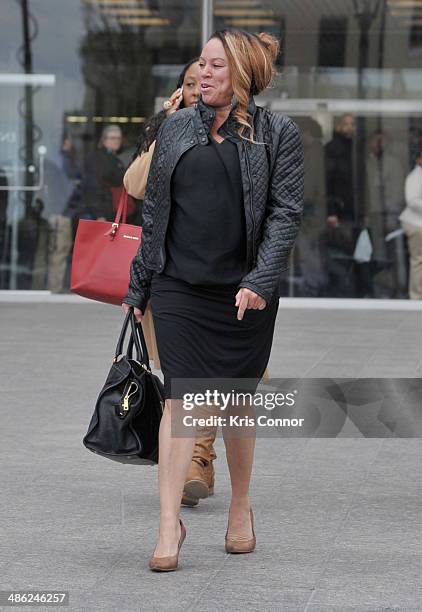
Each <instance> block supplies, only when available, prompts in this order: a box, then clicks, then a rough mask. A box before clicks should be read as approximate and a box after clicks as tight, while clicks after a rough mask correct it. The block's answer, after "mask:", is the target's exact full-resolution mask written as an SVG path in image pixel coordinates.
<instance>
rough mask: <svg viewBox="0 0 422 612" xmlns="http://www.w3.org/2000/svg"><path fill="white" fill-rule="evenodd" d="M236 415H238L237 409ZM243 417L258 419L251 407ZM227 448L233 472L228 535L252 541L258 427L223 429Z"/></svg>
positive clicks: (230, 468)
mask: <svg viewBox="0 0 422 612" xmlns="http://www.w3.org/2000/svg"><path fill="white" fill-rule="evenodd" d="M234 413H236V414H237V413H238V410H237V409H236V410H235V411H234ZM241 416H242V417H253V416H255V413H254V411H253V410H252V408H250V407H245V408H244V409H242V411H241ZM223 435H224V443H225V446H226V457H227V464H228V467H229V472H230V481H231V486H232V498H231V503H230V510H229V535H230V536H232V537H236V539H239V540H242V539H245V540H249V539H250V538H252V527H251V519H250V514H249V509H250V500H249V485H250V482H251V475H252V465H253V458H254V450H255V439H256V430H255V427H254V426H253V427H246V426H245V427H237V426H236V427H235V428H231V429H230V428H226V427H223Z"/></svg>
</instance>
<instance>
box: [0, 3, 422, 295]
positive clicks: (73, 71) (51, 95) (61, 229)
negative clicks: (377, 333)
mask: <svg viewBox="0 0 422 612" xmlns="http://www.w3.org/2000/svg"><path fill="white" fill-rule="evenodd" d="M0 15H1V19H0V289H1V290H15V289H27V290H28V289H38V290H39V289H47V290H52V291H66V290H67V288H68V285H69V269H70V258H71V249H72V242H73V238H74V232H75V228H76V226H77V221H78V219H79V218H80V217H87V216H88V218H89V209H88V207H87V206H86V202H85V201H84V197H85V195H84V194H85V188H84V186H85V185H86V183H87V181H89V159H90V155H92V153H93V151H95V149H96V148H97V147H98V143H99V141H100V139H101V137H102V136H104V128H105V127H107V126H110V125H114V126H115V125H118V126H119V127H120V128H121V137H119V138H118V142H117V143H116V155H117V156H118V158H119V160H120V164H121V168H124V167H126V166H127V164H128V163H129V161H130V159H131V156H132V154H133V151H134V146H135V143H136V140H137V138H138V135H139V133H140V130H141V129H142V124H143V122H144V121H145V119H146V118H148V117H150V116H151V115H152V114H154V113H155V112H156V111H157V110H158V109H160V108H161V105H162V102H163V100H164V99H166V98H167V97H168V96H169V94H170V93H172V92H173V91H174V89H175V86H176V82H177V79H178V75H179V74H180V72H181V70H182V68H183V66H184V64H185V63H187V62H188V61H189V60H190V59H192V58H194V57H196V56H198V55H199V53H200V50H201V46H202V43H203V41H204V40H206V38H207V36H208V35H209V34H210V33H211V32H212V31H213V30H215V29H219V28H222V27H240V28H243V29H247V30H249V31H251V32H261V31H268V32H270V33H272V34H274V35H276V36H277V37H279V38H280V40H281V53H280V56H279V58H278V64H279V73H278V75H277V77H276V78H275V79H274V83H273V85H272V87H271V88H270V89H268V90H267V91H266V92H265V93H264V94H262V95H261V96H258V97H257V100H256V101H257V103H258V104H260V105H262V106H266V107H267V108H269V109H270V110H272V111H274V112H280V113H285V114H287V115H289V116H291V117H292V118H293V119H294V120H295V121H296V122H297V123H298V125H299V127H300V129H301V133H302V137H303V142H304V147H305V171H306V172H305V213H304V219H303V225H302V229H301V232H300V235H299V238H298V241H297V244H296V246H295V249H294V252H293V253H292V262H291V269H290V272H289V273H288V274H286V276H285V278H282V280H281V286H282V292H283V294H284V295H290V296H305V297H306V296H313V297H324V296H328V297H334V298H335V297H373V298H407V297H408V274H409V271H408V269H409V252H408V244H407V239H406V236H405V235H404V234H403V232H402V230H401V225H400V222H399V219H398V217H399V215H400V213H401V211H402V210H403V208H404V206H405V199H404V182H405V179H406V176H407V175H408V174H409V172H410V171H411V170H412V169H413V167H414V165H415V158H416V155H417V152H418V151H419V150H422V1H421V0H282V1H281V0H214V2H210V0H202V1H201V0H183V1H182V0H2V3H1V7H0ZM114 134H115V135H116V134H118V132H115V133H114ZM132 221H133V222H135V223H141V203H140V202H139V203H137V204H136V207H135V209H134V211H133V214H132Z"/></svg>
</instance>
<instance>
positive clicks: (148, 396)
mask: <svg viewBox="0 0 422 612" xmlns="http://www.w3.org/2000/svg"><path fill="white" fill-rule="evenodd" d="M129 324H130V328H131V336H130V339H129V342H128V345H127V350H126V354H124V353H123V346H124V343H125V337H126V334H127V330H128V327H129ZM134 347H135V351H136V359H134V358H133V355H132V353H133V348H134ZM163 409H164V387H163V385H162V383H161V381H160V379H159V378H158V377H157V376H155V374H153V373H152V372H151V370H150V366H149V356H148V350H147V346H146V342H145V338H144V334H143V331H142V326H141V325H140V324H138V323H137V322H136V320H135V316H134V314H133V310H132V309H131V310H129V312H128V313H127V315H126V318H125V321H124V323H123V328H122V331H121V333H120V337H119V340H118V343H117V347H116V354H115V357H114V360H113V365H112V366H111V369H110V372H109V374H108V376H107V380H106V382H105V385H104V387H103V388H102V390H101V393H100V395H99V396H98V399H97V403H96V405H95V410H94V414H93V415H92V418H91V422H90V424H89V427H88V431H87V433H86V435H85V437H84V439H83V443H84V445H85V446H86V448H88V449H89V450H90V451H92V452H93V453H97V454H98V455H102V456H103V457H106V458H108V459H113V460H114V461H119V462H120V463H135V464H150V465H151V464H155V463H158V431H159V427H160V421H161V416H162V414H163Z"/></svg>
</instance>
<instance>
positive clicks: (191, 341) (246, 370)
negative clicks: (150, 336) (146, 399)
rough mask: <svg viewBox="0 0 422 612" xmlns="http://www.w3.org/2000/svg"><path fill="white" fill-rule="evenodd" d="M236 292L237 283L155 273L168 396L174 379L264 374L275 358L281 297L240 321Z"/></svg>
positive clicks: (153, 292) (159, 338)
mask: <svg viewBox="0 0 422 612" xmlns="http://www.w3.org/2000/svg"><path fill="white" fill-rule="evenodd" d="M237 292H238V288H237V285H230V286H228V285H224V286H203V285H202V286H200V285H191V284H189V283H187V282H185V281H182V280H179V279H176V278H173V277H171V276H167V275H165V274H157V273H154V275H153V277H152V281H151V310H152V315H153V319H154V327H155V334H156V338H157V347H158V353H159V356H160V362H161V369H162V371H163V374H164V389H165V395H166V398H171V397H172V393H171V379H172V378H185V379H188V378H248V379H253V378H255V379H260V378H261V377H262V375H263V374H264V371H265V368H266V367H267V364H268V361H269V358H270V352H271V345H272V341H273V334H274V324H275V319H276V316H277V311H278V295H277V293H275V294H274V296H273V298H272V300H271V301H270V303H268V304H267V306H266V308H265V309H264V310H246V311H245V314H244V317H243V320H242V321H238V320H237V308H236V306H235V300H236V293H237Z"/></svg>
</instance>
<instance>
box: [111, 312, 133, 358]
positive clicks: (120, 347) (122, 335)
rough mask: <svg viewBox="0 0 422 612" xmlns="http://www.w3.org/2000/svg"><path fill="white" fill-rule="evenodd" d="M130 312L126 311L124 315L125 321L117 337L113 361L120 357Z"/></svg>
mask: <svg viewBox="0 0 422 612" xmlns="http://www.w3.org/2000/svg"><path fill="white" fill-rule="evenodd" d="M131 312H132V311H131V310H128V312H127V313H126V316H125V320H124V322H123V327H122V331H121V332H120V336H119V339H118V341H117V346H116V353H115V355H114V359H115V361H116V360H117V358H118V357H119V355H121V354H122V352H123V344H124V341H125V337H126V332H127V328H128V325H129V320H130V313H131Z"/></svg>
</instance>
